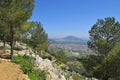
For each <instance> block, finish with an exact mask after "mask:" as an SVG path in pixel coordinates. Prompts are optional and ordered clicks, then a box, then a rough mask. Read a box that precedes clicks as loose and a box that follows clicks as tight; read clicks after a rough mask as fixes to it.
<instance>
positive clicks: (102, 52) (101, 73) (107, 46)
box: [88, 17, 120, 80]
mask: <svg viewBox="0 0 120 80" xmlns="http://www.w3.org/2000/svg"><path fill="white" fill-rule="evenodd" d="M89 33H90V40H89V41H88V47H89V48H90V49H92V50H93V51H94V52H95V53H96V54H97V55H96V57H98V58H99V60H100V61H99V62H96V61H97V60H92V61H93V62H96V63H97V64H96V65H93V66H92V67H93V68H92V70H93V76H94V77H96V78H102V80H108V79H109V78H111V77H112V75H109V71H108V70H109V69H108V68H107V63H106V64H105V65H102V64H103V62H104V60H105V58H106V57H107V56H108V55H109V52H110V51H111V50H112V49H113V48H114V47H115V44H116V43H117V42H119V41H120V24H119V22H117V21H115V18H114V17H112V18H111V17H108V18H105V19H99V20H98V21H97V22H96V24H94V25H93V27H92V28H91V30H90V31H89ZM103 67H104V68H105V69H103ZM96 72H97V73H96Z"/></svg>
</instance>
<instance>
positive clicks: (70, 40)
mask: <svg viewBox="0 0 120 80" xmlns="http://www.w3.org/2000/svg"><path fill="white" fill-rule="evenodd" d="M49 40H50V43H59V44H68V43H72V44H87V41H88V40H87V39H81V38H78V37H75V36H66V37H64V38H57V39H49Z"/></svg>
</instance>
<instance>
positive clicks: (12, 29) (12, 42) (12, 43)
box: [10, 26, 14, 59]
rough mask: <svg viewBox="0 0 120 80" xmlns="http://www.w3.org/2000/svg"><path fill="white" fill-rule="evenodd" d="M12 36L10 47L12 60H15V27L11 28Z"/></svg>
mask: <svg viewBox="0 0 120 80" xmlns="http://www.w3.org/2000/svg"><path fill="white" fill-rule="evenodd" d="M10 35H11V39H10V47H11V53H10V58H11V59H12V58H13V53H14V50H13V49H14V27H13V26H11V27H10Z"/></svg>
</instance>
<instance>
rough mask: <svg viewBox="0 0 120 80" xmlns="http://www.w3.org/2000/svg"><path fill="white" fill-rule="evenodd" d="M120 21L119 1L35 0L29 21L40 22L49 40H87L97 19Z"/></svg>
mask: <svg viewBox="0 0 120 80" xmlns="http://www.w3.org/2000/svg"><path fill="white" fill-rule="evenodd" d="M105 17H115V18H116V19H117V20H118V21H120V0H35V8H34V11H33V15H32V17H31V19H30V20H32V21H40V22H41V23H42V25H43V27H44V29H45V31H46V32H47V33H48V35H49V37H50V38H59V37H64V36H68V35H74V36H77V37H80V38H88V37H89V33H88V31H89V30H90V29H91V27H92V25H93V24H94V23H96V21H97V19H103V18H105Z"/></svg>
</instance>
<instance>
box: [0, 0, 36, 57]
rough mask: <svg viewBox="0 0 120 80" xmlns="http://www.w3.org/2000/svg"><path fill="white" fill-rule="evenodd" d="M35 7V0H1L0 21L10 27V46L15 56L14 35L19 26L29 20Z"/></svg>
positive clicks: (11, 55)
mask: <svg viewBox="0 0 120 80" xmlns="http://www.w3.org/2000/svg"><path fill="white" fill-rule="evenodd" d="M33 7H34V0H0V22H3V23H6V24H7V27H8V28H9V29H10V30H9V33H10V46H11V54H10V58H12V57H13V53H14V52H13V48H14V35H15V33H16V30H17V28H19V27H20V26H21V24H23V23H24V22H25V21H27V20H28V19H29V18H30V16H31V14H32V10H33Z"/></svg>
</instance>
